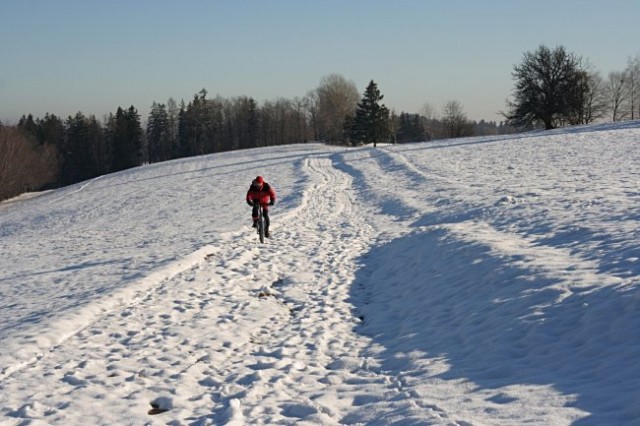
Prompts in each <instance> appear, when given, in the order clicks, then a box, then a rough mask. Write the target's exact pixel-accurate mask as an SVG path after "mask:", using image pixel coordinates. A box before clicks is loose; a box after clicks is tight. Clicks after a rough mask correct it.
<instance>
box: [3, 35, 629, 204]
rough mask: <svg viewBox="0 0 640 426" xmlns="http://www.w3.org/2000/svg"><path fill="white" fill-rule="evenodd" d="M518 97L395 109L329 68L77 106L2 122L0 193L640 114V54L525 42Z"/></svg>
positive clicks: (374, 89)
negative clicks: (613, 68) (304, 148)
mask: <svg viewBox="0 0 640 426" xmlns="http://www.w3.org/2000/svg"><path fill="white" fill-rule="evenodd" d="M512 75H513V78H514V82H515V85H514V89H513V94H512V100H507V111H506V112H502V113H501V114H502V115H503V117H504V121H501V122H498V123H496V122H485V121H483V120H482V121H480V122H475V121H471V120H469V119H468V118H467V115H466V113H465V112H464V108H463V106H462V104H461V103H460V102H458V101H456V100H452V101H448V102H446V103H445V105H444V106H443V108H442V109H441V110H440V111H436V109H435V108H433V107H432V106H431V105H429V104H428V103H425V104H424V106H423V109H422V111H421V112H420V113H407V112H400V113H399V114H398V113H396V112H395V111H390V110H389V109H388V108H387V107H386V106H385V105H384V104H382V100H383V98H384V96H383V95H382V93H381V91H380V90H379V89H378V86H377V84H376V83H375V82H374V81H373V80H371V81H370V82H369V85H368V86H367V87H366V89H365V91H364V92H363V93H362V94H360V93H359V92H358V89H357V87H356V85H355V83H353V82H352V81H349V80H347V79H345V78H344V77H343V76H342V75H339V74H331V75H328V76H325V77H323V78H322V79H321V80H320V84H319V86H318V87H317V88H315V89H314V90H311V91H309V92H308V93H307V94H306V95H305V96H304V97H302V98H298V97H296V98H294V99H284V98H277V99H275V100H271V101H265V102H263V103H262V104H261V105H259V104H258V103H257V102H256V101H255V100H254V99H253V98H251V97H247V96H241V97H235V98H230V99H229V98H223V97H220V96H216V97H213V98H210V97H208V93H207V91H206V90H205V89H202V90H201V91H200V92H198V93H196V94H194V96H193V98H192V99H191V100H190V101H189V102H187V103H185V102H184V100H183V101H181V102H180V103H179V104H178V103H177V102H176V101H175V100H173V99H171V98H170V99H169V100H167V101H166V103H159V102H153V104H152V105H151V109H150V112H149V115H148V117H147V119H146V124H145V125H143V123H142V120H141V117H140V115H139V113H138V111H137V109H136V108H135V107H134V106H130V107H129V108H126V109H123V108H121V107H118V108H117V111H116V112H115V114H113V113H111V114H109V115H108V116H106V117H104V118H103V119H102V120H98V119H96V117H95V116H93V115H90V116H85V115H84V114H83V113H81V112H78V113H77V114H76V115H75V116H69V117H67V118H66V119H62V118H60V117H57V116H55V115H53V114H46V115H45V116H44V118H36V119H34V118H33V116H32V115H31V114H29V115H26V116H23V117H22V118H21V119H20V121H19V122H18V124H17V125H16V126H7V125H4V126H3V125H2V123H0V200H3V199H7V198H11V197H13V196H16V195H18V194H20V193H23V192H27V191H33V190H41V189H46V188H55V187H59V186H64V185H69V184H72V183H76V182H80V181H83V180H86V179H91V178H93V177H96V176H100V175H103V174H107V173H112V172H117V171H120V170H124V169H128V168H131V167H136V166H139V165H142V164H146V163H155V162H160V161H167V160H171V159H175V158H182V157H189V156H195V155H203V154H210V153H215V152H222V151H231V150H238V149H248V148H254V147H264V146H273V145H283V144H293V143H303V142H307V141H318V142H325V143H330V144H341V145H347V146H356V145H361V144H364V143H373V144H376V143H378V142H390V143H406V142H414V141H429V140H434V139H443V138H457V137H463V136H474V135H495V134H508V133H515V132H516V131H522V130H528V129H534V128H547V129H550V128H554V127H558V126H564V125H574V124H588V123H590V122H593V121H596V120H606V119H607V118H610V119H611V120H612V121H619V120H625V119H635V118H637V117H638V115H640V102H639V100H638V94H639V93H640V91H639V90H638V84H639V82H640V57H636V58H635V59H629V63H628V67H627V68H626V69H625V70H624V71H621V72H612V73H610V74H609V76H608V79H607V80H605V79H603V78H602V77H601V76H600V75H599V73H598V72H596V71H595V70H594V69H593V67H592V66H591V65H590V64H589V63H588V62H587V61H584V60H583V59H582V58H581V57H579V56H577V55H575V54H572V53H569V52H567V51H566V49H565V48H564V47H563V46H559V47H557V48H555V49H549V48H548V47H546V46H540V47H539V48H538V49H537V50H536V51H534V52H526V53H525V54H524V56H523V60H522V62H521V63H520V64H516V65H515V66H514V69H513V73H512Z"/></svg>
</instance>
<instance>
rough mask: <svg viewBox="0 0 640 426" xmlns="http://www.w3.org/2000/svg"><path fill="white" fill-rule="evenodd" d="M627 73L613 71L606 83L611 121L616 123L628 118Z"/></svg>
mask: <svg viewBox="0 0 640 426" xmlns="http://www.w3.org/2000/svg"><path fill="white" fill-rule="evenodd" d="M626 80H627V73H626V72H625V71H623V72H620V71H612V72H610V73H609V76H608V79H607V83H606V88H605V92H606V98H607V102H608V104H609V110H610V111H611V119H612V120H613V121H614V122H615V121H620V120H624V119H625V118H627V117H628V115H627V111H626V110H625V108H624V104H625V102H626V101H627V98H628V96H627V90H628V87H629V86H628V85H627V82H626Z"/></svg>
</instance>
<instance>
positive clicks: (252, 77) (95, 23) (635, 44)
mask: <svg viewBox="0 0 640 426" xmlns="http://www.w3.org/2000/svg"><path fill="white" fill-rule="evenodd" d="M639 18H640V0H536V1H520V0H422V1H418V0H386V1H383V0H369V1H365V0H341V1H338V0H323V1H319V0H318V1H309V0H261V1H258V0H233V1H232V0H226V1H222V0H219V1H216V0H210V1H205V0H175V1H169V0H0V46H1V48H2V53H1V54H0V120H2V121H4V122H16V121H17V120H18V119H19V117H20V116H21V115H22V114H26V113H32V114H34V116H36V117H42V116H44V114H45V113H46V112H50V113H53V114H56V115H58V116H61V117H62V118H66V117H67V116H68V115H72V114H75V113H76V112H78V111H82V112H83V113H84V114H85V115H90V114H94V115H96V116H97V117H98V118H102V117H103V115H104V114H107V113H109V112H115V110H116V109H117V107H118V106H122V107H128V106H130V105H134V106H135V107H136V108H137V109H138V110H139V112H140V113H141V115H142V117H143V119H146V116H147V114H148V111H149V108H150V106H151V103H152V102H153V101H157V102H166V101H167V99H168V98H169V97H173V98H174V99H176V100H177V101H178V102H179V101H180V100H181V99H184V100H185V101H186V102H188V101H189V100H190V99H191V98H192V97H193V94H194V93H196V92H198V91H199V90H200V89H202V88H206V89H207V90H208V92H209V94H210V96H211V97H213V96H215V95H217V94H220V95H221V96H223V97H229V98H230V97H234V96H241V95H246V96H252V97H253V98H255V99H256V100H257V101H258V102H260V103H262V102H263V101H265V100H274V99H276V98H278V97H284V98H288V99H293V98H294V97H303V96H304V95H305V94H306V93H307V92H308V91H309V90H312V89H314V88H316V87H317V86H318V85H319V83H320V80H321V78H322V77H323V76H326V75H329V74H332V73H337V74H341V75H343V76H344V77H345V78H347V79H348V80H352V81H353V82H354V83H355V84H356V85H357V87H358V91H359V92H360V93H362V92H364V89H365V87H366V85H367V84H368V82H369V81H370V80H371V79H373V80H374V81H375V82H376V83H377V84H378V88H379V89H380V90H381V91H382V94H383V95H384V96H385V98H384V100H383V102H384V103H385V104H386V105H387V106H388V107H389V108H391V109H394V110H395V111H396V112H397V113H400V112H402V111H405V112H420V110H421V108H422V106H423V105H424V104H425V103H427V102H428V103H429V104H431V105H432V106H433V107H435V108H436V109H438V110H440V109H441V107H442V106H443V105H444V103H445V102H447V101H450V100H457V101H458V102H460V103H461V104H462V106H463V108H464V111H465V112H466V113H467V116H468V117H469V118H470V119H474V120H480V119H485V120H499V119H500V116H499V115H498V111H500V110H504V109H505V99H506V98H507V97H509V96H510V94H511V90H512V88H513V79H512V77H511V71H512V69H513V66H514V65H515V64H517V63H520V62H521V60H522V55H523V54H524V53H525V52H526V51H534V50H536V49H537V47H538V46H539V45H540V44H545V45H547V46H548V47H552V48H553V47H556V46H558V45H563V46H565V47H566V48H567V50H568V51H570V52H572V53H575V54H577V55H580V56H582V57H584V58H586V59H588V60H589V61H590V62H591V63H592V64H593V65H594V66H595V67H596V69H597V70H599V71H600V72H601V74H602V75H603V77H606V75H607V74H608V73H609V72H610V71H621V70H623V69H624V68H625V66H626V64H627V59H628V58H629V57H631V56H636V55H639V54H640V43H639V40H640V32H639V31H638V28H639V22H638V19H639Z"/></svg>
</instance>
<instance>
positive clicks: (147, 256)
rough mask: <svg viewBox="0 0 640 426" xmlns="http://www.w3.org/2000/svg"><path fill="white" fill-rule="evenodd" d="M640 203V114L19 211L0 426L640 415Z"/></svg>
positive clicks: (174, 167)
mask: <svg viewBox="0 0 640 426" xmlns="http://www.w3.org/2000/svg"><path fill="white" fill-rule="evenodd" d="M258 174H260V175H263V176H264V177H265V178H266V180H267V181H268V182H270V183H271V184H272V185H273V186H274V187H275V189H276V191H277V192H278V201H277V203H276V205H275V206H274V207H273V208H272V232H273V238H272V239H270V240H268V241H267V243H266V244H264V245H261V244H259V243H258V241H257V236H256V235H255V234H254V231H253V230H252V229H251V227H250V223H251V221H250V209H249V208H248V206H246V204H245V203H244V195H245V192H246V190H247V188H248V185H249V183H250V181H251V179H252V178H253V177H255V176H256V175H258ZM639 208H640V122H626V123H621V124H609V125H599V126H584V127H577V128H572V129H563V130H556V131H551V132H539V133H531V134H525V135H518V136H516V137H513V136H510V137H505V136H501V137H483V138H468V139H455V140H449V141H437V142H433V143H418V144H409V145H402V146H388V147H379V148H377V149H374V148H371V147H363V148H358V149H344V148H336V147H328V146H324V145H320V144H308V145H295V146H284V147H274V148H264V149H254V150H249V151H241V152H229V153H222V154H216V155H210V156H205V157H198V158H189V159H182V160H176V161H172V162H167V163H162V164H154V165H149V166H145V167H140V168H136V169H132V170H128V171H124V172H121V173H117V174H113V175H108V176H104V177H101V178H98V179H94V180H92V181H88V182H84V183H82V184H78V185H74V186H70V187H67V188H62V189H59V190H55V191H50V192H46V193H42V194H38V195H37V196H34V197H23V198H21V199H15V200H10V201H8V202H4V203H2V204H0V245H1V252H2V256H1V257H0V312H2V316H1V317H0V318H1V319H0V341H1V342H2V344H1V345H0V424H1V425H29V424H31V425H42V424H64V425H70V424H78V425H80V424H98V425H113V424H132V425H133V424H135V425H141V424H151V425H156V424H157V425H162V424H172V425H178V424H194V425H205V424H216V425H217V424H229V425H245V424H247V425H248V424H252V425H271V424H308V425H341V424H359V425H362V424H366V425H389V424H406V425H415V424H424V425H515V424H525V423H532V424H540V425H569V424H575V425H583V424H584V425H587V424H589V425H590V424H594V425H627V424H628V425H631V424H640V364H639V363H638V359H640V315H639V313H640V278H639V273H640V245H639V243H638V240H639V238H638V237H639V233H640V230H639V228H638V223H639V220H640V213H639V211H640V209H639Z"/></svg>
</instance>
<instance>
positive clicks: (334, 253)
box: [0, 156, 398, 424]
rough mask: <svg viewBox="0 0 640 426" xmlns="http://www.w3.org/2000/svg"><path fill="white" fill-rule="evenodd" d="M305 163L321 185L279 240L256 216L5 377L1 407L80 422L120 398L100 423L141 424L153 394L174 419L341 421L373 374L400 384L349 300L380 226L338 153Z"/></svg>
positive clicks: (286, 221)
mask: <svg viewBox="0 0 640 426" xmlns="http://www.w3.org/2000/svg"><path fill="white" fill-rule="evenodd" d="M304 171H305V172H306V173H308V175H309V178H310V181H311V182H312V184H311V186H310V187H309V188H308V189H307V190H306V192H305V194H304V197H303V203H302V206H301V207H300V208H298V209H296V210H295V211H293V212H292V213H291V214H288V215H286V216H285V217H284V218H283V220H282V222H279V221H278V220H275V218H274V220H273V226H272V229H273V232H274V238H273V239H272V240H270V241H269V242H268V244H264V245H260V244H258V243H257V237H256V236H255V234H254V233H253V231H252V230H250V228H248V229H247V230H246V231H245V230H242V231H240V232H236V233H232V234H229V235H227V236H225V237H223V238H222V239H221V241H219V244H217V245H216V246H215V247H206V248H205V249H203V250H201V251H199V252H197V253H196V254H194V256H195V255H197V256H198V260H195V261H193V262H190V263H189V264H188V265H183V266H182V267H181V268H180V270H177V269H175V268H174V270H172V271H165V272H162V274H165V275H164V277H162V276H161V275H158V277H156V279H155V280H153V281H147V286H146V288H145V289H144V290H138V291H136V293H133V294H130V296H131V298H130V299H128V301H127V302H125V301H123V300H119V301H118V302H117V303H113V304H110V305H109V306H103V307H102V308H101V309H99V313H98V314H95V318H94V319H93V320H91V321H90V322H87V323H84V324H83V325H82V327H79V328H78V329H77V330H76V331H75V332H74V333H73V334H72V335H70V336H66V337H65V338H64V339H63V340H62V341H60V342H59V344H58V345H57V346H56V347H54V348H52V350H51V352H50V353H48V354H47V356H46V357H44V358H42V359H40V360H39V361H38V362H36V363H32V364H30V365H29V366H28V368H26V367H25V368H24V369H23V370H20V371H14V374H12V375H10V376H9V377H7V378H6V379H5V380H3V382H2V383H1V384H0V391H1V392H0V393H1V394H2V395H3V400H2V405H3V407H5V408H4V409H3V410H4V411H3V412H2V413H3V414H7V413H10V414H11V415H12V416H13V417H32V418H43V419H46V420H47V421H50V422H53V423H56V422H66V423H82V422H83V421H84V418H83V416H84V415H86V413H82V412H76V411H74V410H73V407H74V404H78V406H80V407H89V406H91V405H92V404H95V403H96V401H99V404H100V405H101V406H108V407H111V410H110V412H109V415H107V416H105V417H104V418H101V419H96V420H95V424H115V423H119V422H121V421H122V416H126V418H127V419H128V421H132V422H134V423H139V424H142V423H148V422H149V417H148V416H147V411H148V409H149V408H150V405H149V404H150V403H151V402H154V401H155V402H157V403H158V404H160V403H162V404H163V405H164V406H165V407H166V408H167V409H169V412H168V413H165V414H163V417H162V420H161V421H162V422H163V423H166V422H169V421H170V420H171V419H174V420H175V421H189V422H191V423H197V422H201V423H202V424H205V423H208V422H213V423H216V424H219V423H228V424H241V423H245V424H248V423H251V424H274V423H287V422H289V423H295V422H297V421H298V420H300V419H304V420H306V421H308V422H312V423H316V424H337V422H339V421H340V419H341V418H342V417H344V416H347V415H348V414H349V413H350V411H351V410H352V409H353V405H354V404H355V405H360V404H361V403H362V401H368V400H370V398H371V389H372V388H371V387H372V386H375V387H376V389H377V391H376V396H375V397H374V398H375V399H376V400H383V399H384V398H386V397H390V395H393V394H394V393H395V392H398V386H397V381H395V380H394V378H388V377H385V376H384V375H383V374H381V373H380V372H379V371H378V372H376V369H375V368H370V366H368V365H366V360H364V359H362V358H360V357H359V354H360V352H361V351H362V350H363V349H364V348H365V347H366V346H367V345H368V344H369V341H368V339H367V338H365V337H363V336H360V335H358V334H356V333H355V332H354V330H353V329H354V326H355V325H356V324H357V323H358V319H357V318H355V317H354V312H353V306H352V304H351V303H350V302H349V301H348V298H349V290H350V289H349V285H350V283H351V282H352V281H353V277H354V275H355V271H356V269H357V268H358V265H356V264H355V260H356V259H357V258H358V257H359V256H361V255H362V254H363V253H364V252H365V251H366V250H367V249H368V245H369V243H370V239H371V235H372V232H373V231H372V227H371V226H370V225H369V224H367V222H366V219H365V218H364V217H363V215H362V213H361V211H360V210H359V209H357V208H355V207H354V202H355V199H354V195H353V192H352V191H351V188H352V181H351V178H350V176H349V175H348V174H346V173H343V172H340V171H338V170H337V169H335V168H334V167H333V165H332V161H331V159H330V158H329V157H322V156H319V157H314V158H310V159H309V160H307V162H306V165H305V168H304ZM261 295H262V296H264V297H261ZM194 329H195V330H211V332H210V339H202V338H201V336H202V333H197V334H195V335H194V333H193V330H194ZM345 336H348V337H345ZM23 383H29V384H31V386H32V384H33V383H38V384H39V386H37V387H36V388H34V389H31V390H30V392H31V393H32V394H33V395H34V398H33V401H32V402H29V403H26V404H25V403H24V401H16V400H13V399H12V398H11V395H13V394H16V395H20V394H24V389H22V387H23V386H24V385H23ZM12 389H21V391H20V392H12ZM358 401H360V402H358Z"/></svg>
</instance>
